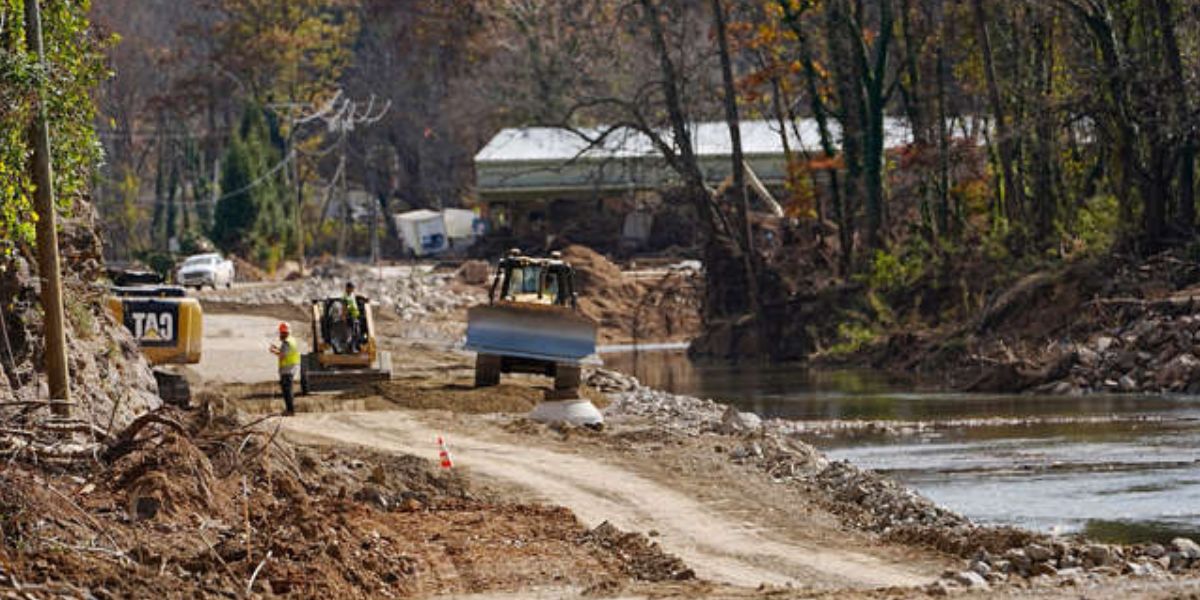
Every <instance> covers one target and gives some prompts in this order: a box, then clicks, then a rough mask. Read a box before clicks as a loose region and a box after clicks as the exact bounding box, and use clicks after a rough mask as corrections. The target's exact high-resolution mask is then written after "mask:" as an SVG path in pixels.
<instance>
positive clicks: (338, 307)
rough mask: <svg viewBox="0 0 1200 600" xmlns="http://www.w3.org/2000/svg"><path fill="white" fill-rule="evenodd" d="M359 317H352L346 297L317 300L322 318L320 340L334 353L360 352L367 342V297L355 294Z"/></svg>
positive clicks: (319, 331) (319, 321) (319, 328)
mask: <svg viewBox="0 0 1200 600" xmlns="http://www.w3.org/2000/svg"><path fill="white" fill-rule="evenodd" d="M353 301H354V302H355V303H356V304H357V305H358V306H357V308H358V311H357V312H358V318H357V319H350V318H349V315H350V314H351V310H350V307H348V306H346V300H345V299H344V298H340V297H339V298H326V299H324V300H318V301H316V303H315V304H316V305H317V310H318V311H319V314H320V318H319V320H318V327H317V329H318V333H319V336H318V340H319V342H320V343H323V344H327V345H328V347H329V348H330V349H331V350H333V353H334V354H358V353H359V352H361V351H362V349H363V348H364V347H365V346H366V342H367V332H368V326H367V311H366V306H367V303H368V300H367V298H365V297H363V296H355V297H354V299H353Z"/></svg>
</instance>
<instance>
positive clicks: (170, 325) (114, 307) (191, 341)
mask: <svg viewBox="0 0 1200 600" xmlns="http://www.w3.org/2000/svg"><path fill="white" fill-rule="evenodd" d="M113 280H114V281H115V282H117V283H118V285H114V286H112V287H111V288H110V292H111V295H110V296H109V297H108V310H109V312H110V313H112V315H113V317H114V318H116V319H117V321H120V322H121V323H123V324H124V325H125V328H126V329H128V330H129V332H130V333H132V334H133V337H134V338H135V339H137V342H138V346H139V347H140V348H141V350H142V354H143V355H144V356H145V357H146V360H147V362H149V363H150V366H151V367H161V366H163V365H194V364H196V363H198V362H200V354H201V342H202V340H203V338H204V312H203V311H202V310H201V308H200V302H199V301H198V300H196V299H195V298H188V297H187V293H186V292H185V291H184V289H183V288H181V287H177V286H168V285H160V284H161V281H162V280H161V278H160V279H158V280H157V283H155V279H154V278H153V277H151V276H145V277H138V276H136V275H135V276H130V275H128V274H124V275H121V276H117V277H113ZM120 284H124V285H120ZM154 379H155V380H156V381H157V382H158V395H159V397H161V398H162V399H163V400H164V401H166V402H168V403H172V404H178V405H180V406H187V404H188V403H189V402H190V400H191V389H190V388H189V386H188V382H187V379H185V378H184V377H183V375H182V374H179V373H174V372H171V371H168V370H166V369H162V368H155V369H154Z"/></svg>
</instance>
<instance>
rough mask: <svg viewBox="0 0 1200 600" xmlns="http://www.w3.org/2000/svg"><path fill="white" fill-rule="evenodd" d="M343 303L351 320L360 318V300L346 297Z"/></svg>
mask: <svg viewBox="0 0 1200 600" xmlns="http://www.w3.org/2000/svg"><path fill="white" fill-rule="evenodd" d="M342 303H343V304H345V305H346V314H348V315H350V318H351V319H357V318H358V315H359V313H358V299H357V298H355V297H354V296H346V297H344V298H342Z"/></svg>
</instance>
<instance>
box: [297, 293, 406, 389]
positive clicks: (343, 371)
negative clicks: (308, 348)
mask: <svg viewBox="0 0 1200 600" xmlns="http://www.w3.org/2000/svg"><path fill="white" fill-rule="evenodd" d="M352 301H353V302H355V303H356V305H357V308H358V311H357V312H358V318H356V319H355V318H352V317H351V316H350V315H351V314H352V311H351V310H350V307H348V306H346V302H347V300H346V299H345V298H341V297H336V298H325V299H321V300H313V301H312V303H311V314H312V341H313V342H312V347H313V350H312V352H309V353H307V354H305V355H304V356H303V357H301V360H300V393H301V394H308V393H309V392H313V391H320V390H333V389H344V388H350V387H355V386H358V385H362V384H364V383H370V382H373V381H387V380H389V379H391V378H392V356H391V353H389V352H384V351H381V350H380V349H379V343H378V339H377V338H376V330H375V318H374V315H373V313H372V311H371V308H372V306H371V302H370V300H369V299H367V298H366V297H364V296H354V297H353V300H352Z"/></svg>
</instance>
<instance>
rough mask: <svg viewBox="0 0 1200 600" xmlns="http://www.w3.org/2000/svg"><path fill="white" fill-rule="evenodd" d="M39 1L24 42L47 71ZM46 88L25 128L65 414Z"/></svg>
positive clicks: (55, 374)
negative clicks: (30, 155) (30, 148)
mask: <svg viewBox="0 0 1200 600" xmlns="http://www.w3.org/2000/svg"><path fill="white" fill-rule="evenodd" d="M38 8H39V7H38V0H25V43H26V45H27V48H28V50H29V53H30V54H33V55H35V56H37V60H38V64H40V65H42V66H43V69H44V68H45V64H46V57H45V52H44V50H43V49H42V18H41V13H40V11H39V10H38ZM46 121H47V118H46V103H45V90H44V88H43V86H42V85H41V84H39V85H38V100H37V111H36V112H35V114H34V118H33V124H32V125H31V126H30V128H29V142H30V145H31V146H33V182H34V185H35V186H36V191H35V193H34V198H33V199H34V210H35V211H36V212H37V216H38V220H37V250H38V275H39V276H40V277H41V284H42V310H43V311H45V313H46V317H45V319H46V322H45V327H46V374H47V376H48V377H49V380H50V408H51V410H52V411H53V412H54V414H56V415H61V416H68V415H70V412H71V408H70V402H71V387H70V384H69V382H68V377H67V337H66V332H65V330H64V319H63V301H62V279H61V276H60V273H59V260H58V230H57V225H56V223H55V222H56V220H57V219H56V216H57V214H56V212H55V206H54V172H53V170H52V169H51V166H50V127H49V125H48V124H47V122H46Z"/></svg>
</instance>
